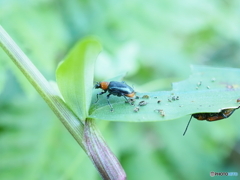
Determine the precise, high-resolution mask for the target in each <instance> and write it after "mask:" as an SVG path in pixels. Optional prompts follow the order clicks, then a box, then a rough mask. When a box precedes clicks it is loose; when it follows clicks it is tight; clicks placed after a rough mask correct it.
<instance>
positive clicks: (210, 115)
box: [183, 107, 239, 136]
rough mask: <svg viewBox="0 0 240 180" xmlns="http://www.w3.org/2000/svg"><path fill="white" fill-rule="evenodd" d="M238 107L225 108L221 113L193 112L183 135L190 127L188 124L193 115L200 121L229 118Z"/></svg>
mask: <svg viewBox="0 0 240 180" xmlns="http://www.w3.org/2000/svg"><path fill="white" fill-rule="evenodd" d="M238 108H239V107H238ZM238 108H230V109H223V110H222V111H221V112H219V113H196V114H192V115H191V117H190V120H189V121H188V124H187V127H186V129H185V131H184V133H183V136H184V135H185V133H186V132H187V129H188V126H189V124H190V122H191V120H192V117H194V118H196V119H197V120H200V121H202V120H206V121H218V120H221V119H225V118H228V117H229V116H231V115H232V113H233V112H234V111H235V110H236V109H238Z"/></svg>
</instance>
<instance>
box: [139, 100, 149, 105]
mask: <svg viewBox="0 0 240 180" xmlns="http://www.w3.org/2000/svg"><path fill="white" fill-rule="evenodd" d="M138 105H139V106H146V105H147V102H146V101H140V102H139V103H138Z"/></svg>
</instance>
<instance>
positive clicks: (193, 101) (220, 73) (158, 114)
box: [90, 66, 240, 122]
mask: <svg viewBox="0 0 240 180" xmlns="http://www.w3.org/2000/svg"><path fill="white" fill-rule="evenodd" d="M239 77H240V70H239V69H233V68H226V69H225V68H210V67H203V66H193V67H192V75H191V76H190V77H189V78H188V79H187V80H185V81H182V82H178V83H174V84H173V90H172V91H158V92H146V93H141V92H137V94H136V95H137V96H138V97H139V99H134V100H135V102H134V105H130V104H129V103H125V100H124V98H123V97H116V96H110V102H111V104H112V105H113V108H114V111H113V112H110V108H109V105H108V104H107V99H106V95H102V96H100V100H99V102H98V103H96V104H92V106H91V109H90V118H92V119H98V120H107V121H128V122H131V121H132V122H147V121H162V120H171V119H176V118H180V117H183V116H185V115H189V114H194V113H201V112H202V113H203V112H219V111H221V109H226V108H237V107H238V106H239V103H238V102H237V99H238V98H239V97H240V80H239ZM136 91H137V90H136ZM97 92H99V90H98V91H97V90H95V91H94V93H93V102H94V101H95V100H96V93H97ZM144 95H147V96H148V97H149V98H147V99H146V98H144ZM141 101H144V102H146V103H147V104H146V105H145V106H139V103H140V102H141ZM137 108H139V111H137ZM135 111H136V112H135Z"/></svg>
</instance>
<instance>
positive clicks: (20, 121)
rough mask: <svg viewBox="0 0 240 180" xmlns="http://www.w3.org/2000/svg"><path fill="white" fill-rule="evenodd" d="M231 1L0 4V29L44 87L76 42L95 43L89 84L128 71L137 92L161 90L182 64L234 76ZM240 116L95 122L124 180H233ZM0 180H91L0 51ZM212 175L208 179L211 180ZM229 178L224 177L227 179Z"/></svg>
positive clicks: (235, 28)
mask: <svg viewBox="0 0 240 180" xmlns="http://www.w3.org/2000/svg"><path fill="white" fill-rule="evenodd" d="M239 9H240V1H238V0H228V1H227V0H213V1H207V0H201V1H200V0H191V1H190V0H184V1H180V0H148V1H143V0H130V1H127V0H122V1H116V0H102V1H93V0H89V1H86V0H71V1H64V0H58V1H57V0H20V1H14V0H0V23H1V25H2V26H3V27H4V28H5V29H6V30H7V31H8V33H9V34H10V35H11V36H12V38H13V39H14V40H15V41H16V42H17V43H18V45H19V46H20V47H21V48H22V49H23V50H24V52H25V53H26V54H27V55H28V56H29V57H30V59H31V60H32V61H33V62H34V64H35V65H36V66H37V67H38V68H39V69H40V71H41V72H42V73H43V74H44V76H45V77H46V78H47V79H48V80H55V69H56V67H57V64H58V62H59V61H60V60H61V59H63V58H64V56H65V55H66V53H67V52H68V51H69V49H70V48H71V47H72V46H73V44H74V43H75V42H77V41H78V40H79V39H81V38H82V37H84V36H86V35H96V36H97V37H98V38H99V39H100V41H101V42H102V44H103V48H104V50H103V52H102V53H101V54H100V56H99V58H98V61H97V65H96V81H97V80H103V79H107V78H110V77H113V76H115V75H118V74H119V73H121V72H123V71H127V72H128V75H127V77H126V79H125V80H126V81H128V83H130V84H134V87H135V89H136V90H137V91H140V92H144V91H155V90H169V89H171V83H172V82H175V81H180V80H183V79H185V78H187V77H188V75H189V73H190V68H189V66H190V65H191V64H200V65H209V66H216V67H237V68H240V61H239V58H240V33H239V32H240V18H239V17H240V11H239ZM239 115H240V112H239V111H236V113H234V114H233V115H232V116H231V117H230V118H229V119H226V120H223V121H218V122H212V123H209V122H198V121H196V120H195V121H192V123H191V125H190V128H189V130H188V132H187V134H186V135H185V136H184V137H183V136H182V133H183V131H184V129H185V126H186V124H187V121H188V119H189V117H190V116H187V117H184V118H181V119H177V120H173V121H169V122H159V123H156V122H154V123H114V122H111V123H110V122H98V126H99V128H100V129H101V131H102V133H103V135H104V137H105V139H106V141H107V142H108V144H109V145H110V147H111V148H112V150H113V151H114V153H115V154H116V155H117V157H118V158H119V160H120V161H121V163H122V165H123V167H124V169H125V170H126V173H127V175H128V179H130V180H132V179H134V180H135V179H138V180H146V179H151V180H157V179H169V180H172V179H196V180H198V179H210V176H209V173H210V172H211V171H215V172H232V171H235V172H238V173H239V174H240V171H239V169H240V131H239V128H238V127H239V125H240V121H239ZM0 178H1V179H82V180H85V179H92V180H98V179H100V177H99V175H98V173H97V172H96V170H95V169H94V167H93V165H92V164H91V162H90V161H89V159H88V158H87V156H86V155H85V154H84V152H83V151H82V150H81V149H80V147H79V146H78V144H77V143H76V142H75V140H74V139H73V138H72V137H71V136H70V134H69V133H68V132H67V130H66V129H65V128H64V127H63V125H62V124H61V123H60V121H59V120H58V119H57V118H56V117H55V115H54V114H53V113H52V112H51V111H50V109H49V108H48V107H47V105H46V104H45V103H44V102H43V100H42V99H41V98H40V97H39V95H38V94H37V93H36V91H35V90H34V89H33V88H32V87H31V85H30V84H29V83H28V82H27V81H26V80H25V78H24V77H23V75H22V74H21V73H20V72H19V71H18V70H17V69H16V68H15V67H14V65H13V64H12V62H10V59H9V58H8V57H7V56H6V55H5V53H4V52H3V51H2V50H0ZM218 178H220V177H215V179H218ZM234 178H235V179H237V177H231V179H234Z"/></svg>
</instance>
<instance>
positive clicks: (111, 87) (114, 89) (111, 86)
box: [94, 81, 135, 111]
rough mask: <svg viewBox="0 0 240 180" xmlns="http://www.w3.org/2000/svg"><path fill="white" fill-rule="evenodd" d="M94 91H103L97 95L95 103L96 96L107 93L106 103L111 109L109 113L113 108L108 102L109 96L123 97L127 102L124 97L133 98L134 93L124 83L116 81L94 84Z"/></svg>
mask: <svg viewBox="0 0 240 180" xmlns="http://www.w3.org/2000/svg"><path fill="white" fill-rule="evenodd" d="M94 87H95V89H99V88H100V89H102V90H103V91H102V92H100V93H98V94H97V101H96V102H95V103H97V102H98V96H99V95H102V94H104V93H106V92H108V93H109V94H108V95H107V102H108V105H109V106H110V108H111V111H113V107H112V105H111V104H110V102H109V97H110V96H111V95H114V96H118V97H120V96H123V97H124V98H125V99H126V100H127V101H128V99H127V98H126V97H130V98H131V97H134V96H135V91H134V90H133V88H131V87H130V86H129V85H127V84H126V83H125V82H118V81H110V82H106V81H102V82H98V83H96V84H95V86H94ZM128 102H129V101H128Z"/></svg>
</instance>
